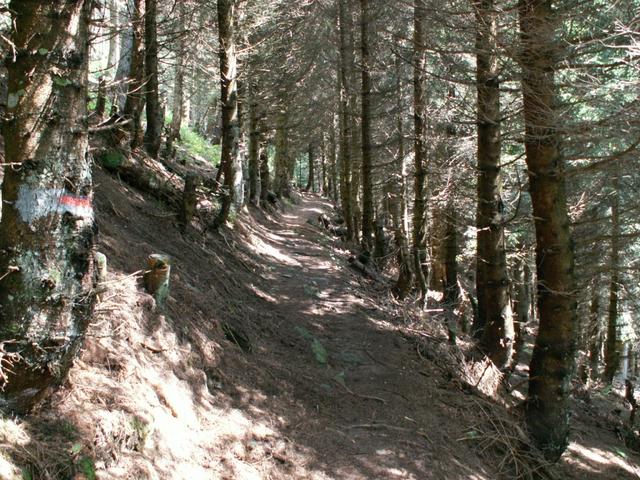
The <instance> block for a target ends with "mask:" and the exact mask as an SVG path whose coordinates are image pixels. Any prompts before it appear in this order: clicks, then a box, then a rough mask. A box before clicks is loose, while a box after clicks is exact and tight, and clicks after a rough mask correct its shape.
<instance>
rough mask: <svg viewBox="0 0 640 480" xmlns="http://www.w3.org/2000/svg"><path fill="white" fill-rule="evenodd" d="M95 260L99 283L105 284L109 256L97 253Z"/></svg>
mask: <svg viewBox="0 0 640 480" xmlns="http://www.w3.org/2000/svg"><path fill="white" fill-rule="evenodd" d="M94 258H95V261H96V279H97V281H98V283H101V282H104V281H105V280H106V279H107V256H106V255H105V254H104V253H102V252H96V253H95V254H94Z"/></svg>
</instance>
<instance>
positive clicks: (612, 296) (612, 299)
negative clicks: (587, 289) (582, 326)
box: [604, 172, 622, 383]
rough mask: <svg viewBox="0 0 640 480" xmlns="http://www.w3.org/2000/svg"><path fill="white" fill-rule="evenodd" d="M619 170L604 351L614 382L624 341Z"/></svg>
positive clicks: (614, 193)
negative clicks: (620, 301) (620, 326)
mask: <svg viewBox="0 0 640 480" xmlns="http://www.w3.org/2000/svg"><path fill="white" fill-rule="evenodd" d="M618 175H619V172H616V173H615V174H614V175H613V178H612V181H611V182H612V192H611V256H610V258H609V268H610V269H611V281H610V284H609V308H608V318H607V342H606V343H605V352H604V380H605V381H606V382H608V383H611V382H613V377H614V376H615V374H616V372H617V371H618V369H619V368H620V353H621V350H622V342H621V340H620V333H619V332H618V296H619V292H620V192H619V180H618Z"/></svg>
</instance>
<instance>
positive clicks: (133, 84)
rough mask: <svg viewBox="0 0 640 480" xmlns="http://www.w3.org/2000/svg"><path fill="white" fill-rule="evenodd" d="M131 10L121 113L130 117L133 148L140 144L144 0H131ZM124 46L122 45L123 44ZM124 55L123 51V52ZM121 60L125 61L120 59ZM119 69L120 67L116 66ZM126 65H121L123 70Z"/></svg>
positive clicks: (142, 92)
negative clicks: (125, 86) (125, 87)
mask: <svg viewBox="0 0 640 480" xmlns="http://www.w3.org/2000/svg"><path fill="white" fill-rule="evenodd" d="M131 8H132V12H131V13H130V15H131V22H132V25H133V26H132V29H133V30H132V32H131V44H130V45H131V47H130V48H131V50H130V52H129V53H128V54H127V55H129V57H130V58H129V71H127V72H126V73H124V75H126V77H124V78H126V82H127V85H128V88H127V90H126V92H127V94H126V97H125V102H124V105H123V107H124V108H123V110H122V113H123V115H124V116H125V118H128V119H131V125H130V132H131V148H132V149H135V148H137V147H139V146H140V143H141V137H142V126H141V120H142V119H141V117H142V108H143V105H144V91H143V90H144V79H143V77H144V47H143V39H144V0H133V1H132V2H131ZM123 48H124V46H123ZM123 55H124V53H123ZM122 62H125V63H127V62H126V61H125V60H123V59H121V64H122ZM118 68H119V69H120V67H118ZM125 68H126V65H124V66H123V71H124V70H125Z"/></svg>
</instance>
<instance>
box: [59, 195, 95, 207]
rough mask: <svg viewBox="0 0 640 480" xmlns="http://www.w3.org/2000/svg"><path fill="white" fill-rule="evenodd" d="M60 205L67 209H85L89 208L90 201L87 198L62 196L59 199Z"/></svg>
mask: <svg viewBox="0 0 640 480" xmlns="http://www.w3.org/2000/svg"><path fill="white" fill-rule="evenodd" d="M60 205H66V206H68V207H87V208H91V200H90V199H89V198H87V197H75V196H73V195H63V196H62V197H60Z"/></svg>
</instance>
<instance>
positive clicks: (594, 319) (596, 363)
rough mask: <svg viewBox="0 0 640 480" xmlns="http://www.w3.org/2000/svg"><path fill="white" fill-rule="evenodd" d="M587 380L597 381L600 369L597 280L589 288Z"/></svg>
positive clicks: (600, 346)
mask: <svg viewBox="0 0 640 480" xmlns="http://www.w3.org/2000/svg"><path fill="white" fill-rule="evenodd" d="M589 317H590V318H589V329H588V331H587V335H588V341H589V380H596V379H598V371H599V367H600V351H601V350H602V335H601V332H600V292H599V291H598V282H597V280H596V281H594V282H593V286H592V287H591V308H590V312H589Z"/></svg>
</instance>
